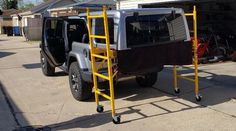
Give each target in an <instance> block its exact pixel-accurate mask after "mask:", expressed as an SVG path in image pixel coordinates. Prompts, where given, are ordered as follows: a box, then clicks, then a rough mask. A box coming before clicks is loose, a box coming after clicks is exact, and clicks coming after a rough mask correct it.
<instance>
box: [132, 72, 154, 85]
mask: <svg viewBox="0 0 236 131" xmlns="http://www.w3.org/2000/svg"><path fill="white" fill-rule="evenodd" d="M157 77H158V74H157V73H149V74H145V75H142V76H136V82H137V83H138V84H139V86H141V87H151V86H153V85H154V84H155V83H156V81H157Z"/></svg>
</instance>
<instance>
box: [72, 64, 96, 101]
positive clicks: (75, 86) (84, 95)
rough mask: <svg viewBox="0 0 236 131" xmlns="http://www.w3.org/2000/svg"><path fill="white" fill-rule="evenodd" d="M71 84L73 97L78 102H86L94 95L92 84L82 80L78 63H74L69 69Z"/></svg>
mask: <svg viewBox="0 0 236 131" xmlns="http://www.w3.org/2000/svg"><path fill="white" fill-rule="evenodd" d="M69 83H70V89H71V93H72V95H73V97H74V98H75V99H76V100H78V101H84V100H87V99H89V98H90V97H91V95H92V84H91V83H88V82H85V81H84V80H83V79H82V76H81V71H80V69H79V66H78V63H77V62H73V63H71V65H70V69H69Z"/></svg>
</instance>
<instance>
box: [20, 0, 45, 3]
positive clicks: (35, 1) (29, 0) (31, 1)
mask: <svg viewBox="0 0 236 131" xmlns="http://www.w3.org/2000/svg"><path fill="white" fill-rule="evenodd" d="M42 1H43V0H24V3H33V4H37V3H41V2H42Z"/></svg>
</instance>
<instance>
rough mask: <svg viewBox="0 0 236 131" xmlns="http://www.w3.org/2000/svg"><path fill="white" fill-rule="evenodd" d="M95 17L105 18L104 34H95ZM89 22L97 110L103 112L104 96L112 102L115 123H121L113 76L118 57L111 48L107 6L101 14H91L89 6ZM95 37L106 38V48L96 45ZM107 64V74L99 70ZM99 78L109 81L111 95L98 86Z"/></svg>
mask: <svg viewBox="0 0 236 131" xmlns="http://www.w3.org/2000/svg"><path fill="white" fill-rule="evenodd" d="M94 19H103V22H104V30H105V34H104V36H100V35H95V34H93V32H92V20H94ZM87 22H88V23H87V24H88V32H89V44H90V53H91V64H92V74H93V83H94V87H93V88H94V93H95V101H96V104H97V112H103V110H104V109H103V106H102V105H100V104H99V96H102V97H104V98H106V99H108V100H110V102H111V112H112V118H113V123H115V124H118V123H120V116H118V115H116V112H115V100H114V99H115V96H114V83H113V78H114V77H115V76H116V74H117V72H114V71H113V68H112V67H113V64H112V59H114V58H115V57H116V55H115V52H114V51H112V50H111V49H110V39H109V29H108V17H107V11H106V7H103V12H102V14H100V15H90V10H89V9H88V8H87ZM95 39H104V40H105V41H106V42H105V44H106V48H105V49H104V48H99V47H95V46H94V40H95ZM96 58H99V59H102V60H103V61H102V62H101V63H99V64H97V63H96ZM104 64H106V67H107V71H108V72H107V73H108V74H107V75H105V74H103V73H101V72H99V69H101V67H103V66H102V65H104ZM98 78H101V79H104V80H107V81H108V82H109V89H110V95H107V94H105V93H103V92H101V91H100V89H99V87H98Z"/></svg>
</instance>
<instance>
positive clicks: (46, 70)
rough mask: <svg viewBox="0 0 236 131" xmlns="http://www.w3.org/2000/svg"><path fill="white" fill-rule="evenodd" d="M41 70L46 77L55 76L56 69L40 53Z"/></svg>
mask: <svg viewBox="0 0 236 131" xmlns="http://www.w3.org/2000/svg"><path fill="white" fill-rule="evenodd" d="M40 62H41V69H42V72H43V74H44V75H45V76H53V75H55V67H52V66H51V65H50V64H49V63H48V60H47V59H46V58H45V57H44V56H43V55H42V54H41V53H40Z"/></svg>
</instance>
